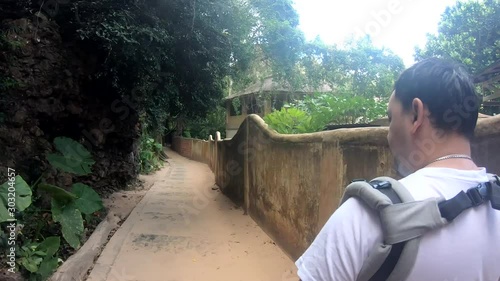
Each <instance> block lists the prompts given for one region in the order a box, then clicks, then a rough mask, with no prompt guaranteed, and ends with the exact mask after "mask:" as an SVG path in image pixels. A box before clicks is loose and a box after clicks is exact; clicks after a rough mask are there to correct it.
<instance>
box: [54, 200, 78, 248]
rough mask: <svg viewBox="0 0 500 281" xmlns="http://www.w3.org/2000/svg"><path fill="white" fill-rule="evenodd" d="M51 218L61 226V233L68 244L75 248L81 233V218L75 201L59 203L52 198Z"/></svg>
mask: <svg viewBox="0 0 500 281" xmlns="http://www.w3.org/2000/svg"><path fill="white" fill-rule="evenodd" d="M51 211H52V219H53V220H54V222H58V223H60V224H61V227H62V234H63V237H64V239H65V240H66V241H67V242H68V243H69V245H70V246H71V247H73V248H75V249H77V248H78V247H79V246H80V239H81V235H82V234H83V218H82V214H81V212H80V210H78V208H77V205H76V203H75V201H70V202H68V203H61V202H59V201H57V200H55V199H52V209H51Z"/></svg>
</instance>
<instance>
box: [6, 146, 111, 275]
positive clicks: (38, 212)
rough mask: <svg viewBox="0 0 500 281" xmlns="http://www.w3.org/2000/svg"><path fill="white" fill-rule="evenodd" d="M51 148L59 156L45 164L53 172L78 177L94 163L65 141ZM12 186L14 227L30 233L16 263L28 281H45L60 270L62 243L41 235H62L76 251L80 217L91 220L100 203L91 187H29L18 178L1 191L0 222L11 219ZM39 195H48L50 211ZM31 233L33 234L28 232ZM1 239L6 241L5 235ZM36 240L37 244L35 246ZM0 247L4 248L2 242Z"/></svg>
mask: <svg viewBox="0 0 500 281" xmlns="http://www.w3.org/2000/svg"><path fill="white" fill-rule="evenodd" d="M54 144H55V146H56V149H57V150H58V151H59V152H60V154H50V155H47V160H48V161H49V163H51V164H53V166H54V168H59V169H60V170H62V171H66V172H72V173H74V174H77V175H84V174H88V173H90V171H91V167H92V165H93V164H94V160H93V159H92V157H91V156H90V153H89V152H88V151H87V150H86V149H85V148H84V147H83V146H81V145H80V144H79V143H77V142H76V141H74V140H71V139H69V138H64V137H60V138H56V139H55V140H54ZM71 161H72V162H71ZM41 179H42V178H41ZM11 186H14V187H15V192H16V209H15V213H16V216H15V218H16V220H17V221H18V222H17V224H21V225H25V228H27V229H29V230H27V231H29V232H28V233H24V234H23V237H24V238H23V239H22V240H20V241H18V244H17V245H19V246H20V247H19V248H17V250H18V251H17V256H18V257H19V259H18V263H19V265H20V266H21V268H23V269H24V270H25V272H26V273H27V275H28V276H29V280H36V281H38V280H46V279H47V278H48V277H49V276H50V275H51V274H52V273H53V272H54V270H55V269H56V268H57V267H58V266H59V261H60V259H59V258H58V256H57V255H56V253H57V252H58V250H59V248H60V246H61V240H60V237H59V236H51V237H47V238H44V237H43V235H41V232H42V231H43V232H45V233H54V232H55V234H56V235H61V234H62V237H63V238H64V241H65V242H66V243H67V244H69V246H70V247H72V248H74V249H77V248H79V247H80V244H81V240H82V234H83V232H84V217H83V216H85V217H86V218H88V219H92V215H93V214H95V213H96V212H98V211H99V210H101V209H103V207H104V206H103V204H102V200H101V198H100V196H99V195H98V194H97V193H96V192H95V191H94V190H93V189H92V188H91V187H89V186H87V185H85V184H82V183H75V184H73V186H72V187H71V190H69V191H68V190H65V189H63V188H61V187H58V186H55V185H51V184H48V183H45V182H41V183H39V180H37V181H36V182H35V184H33V187H30V186H29V185H28V184H27V183H26V182H25V181H24V179H23V178H22V177H21V176H19V175H17V176H16V177H15V178H14V177H11V178H9V180H8V181H7V182H6V183H4V184H3V185H2V186H1V187H0V188H1V189H0V199H1V200H0V201H2V202H1V203H2V204H0V218H1V220H0V222H5V221H6V220H7V219H9V218H12V217H11V216H10V213H9V212H8V211H10V212H12V211H11V210H7V209H8V204H7V203H8V201H7V198H8V197H7V192H8V188H9V187H11ZM41 192H45V193H46V194H48V195H49V198H50V199H51V209H50V210H42V209H41V208H40V204H41V201H40V200H39V199H40V196H41ZM50 214H51V216H50ZM50 217H51V218H52V221H51V220H50V219H49V218H50ZM33 230H34V232H31V231H33ZM23 231H24V230H23ZM19 234H20V233H19ZM3 236H4V237H3V238H5V234H3ZM38 240H40V242H35V241H38ZM2 245H4V246H5V245H6V244H5V241H4V242H2Z"/></svg>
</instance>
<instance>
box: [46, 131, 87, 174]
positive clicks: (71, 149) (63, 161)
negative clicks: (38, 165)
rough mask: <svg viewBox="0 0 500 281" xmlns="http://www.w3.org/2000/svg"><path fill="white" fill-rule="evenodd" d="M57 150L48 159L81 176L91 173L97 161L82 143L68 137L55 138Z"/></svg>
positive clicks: (61, 167)
mask: <svg viewBox="0 0 500 281" xmlns="http://www.w3.org/2000/svg"><path fill="white" fill-rule="evenodd" d="M54 144H55V146H56V149H57V151H59V152H60V153H61V154H57V153H52V154H49V155H47V160H48V161H49V163H50V164H51V165H52V166H54V167H55V168H58V169H61V170H62V171H65V172H68V173H73V174H77V175H80V176H83V175H87V174H90V173H91V172H92V170H91V168H92V165H94V163H95V161H94V160H93V159H92V155H91V154H90V152H89V151H88V150H87V149H86V148H85V147H84V146H83V145H81V144H80V143H78V142H76V141H74V140H72V139H70V138H66V137H57V138H55V140H54Z"/></svg>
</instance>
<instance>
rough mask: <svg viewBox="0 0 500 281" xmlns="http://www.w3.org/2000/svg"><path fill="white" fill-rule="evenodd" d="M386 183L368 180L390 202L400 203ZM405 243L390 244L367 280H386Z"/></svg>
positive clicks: (399, 199)
mask: <svg viewBox="0 0 500 281" xmlns="http://www.w3.org/2000/svg"><path fill="white" fill-rule="evenodd" d="M386 183H388V182H378V181H376V182H374V181H372V182H370V184H371V185H372V186H373V187H374V188H376V189H378V190H379V191H380V192H382V193H383V194H385V195H386V196H387V197H389V199H391V201H392V204H398V203H401V198H399V196H398V194H397V193H396V191H394V189H392V186H391V184H390V183H389V184H388V185H387V184H386ZM405 245H406V241H405V242H401V243H397V244H394V245H392V248H391V251H390V252H389V255H388V256H387V258H386V259H385V261H384V263H383V264H382V265H381V266H380V268H379V269H378V270H377V272H375V274H374V275H373V276H372V277H371V278H370V280H369V281H385V280H387V278H389V275H391V273H392V271H393V270H394V268H395V267H396V264H397V263H398V260H399V257H400V256H401V253H402V252H403V249H404V247H405Z"/></svg>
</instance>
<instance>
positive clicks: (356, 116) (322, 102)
mask: <svg viewBox="0 0 500 281" xmlns="http://www.w3.org/2000/svg"><path fill="white" fill-rule="evenodd" d="M296 106H297V107H298V108H300V109H302V110H305V111H306V112H308V113H309V114H311V115H312V116H313V118H314V119H315V120H317V121H316V122H319V123H320V124H324V125H327V124H336V125H342V124H366V123H369V122H371V121H373V120H375V119H377V118H381V117H383V116H385V115H386V110H387V103H386V102H384V100H383V99H382V100H381V101H376V99H375V98H369V97H363V96H353V95H352V94H351V93H350V91H344V92H342V91H339V92H338V93H337V94H319V95H318V94H316V95H312V96H306V97H305V98H304V99H303V100H300V101H298V102H297V103H296Z"/></svg>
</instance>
